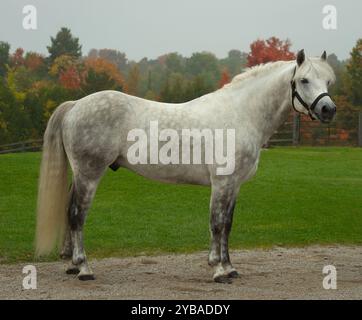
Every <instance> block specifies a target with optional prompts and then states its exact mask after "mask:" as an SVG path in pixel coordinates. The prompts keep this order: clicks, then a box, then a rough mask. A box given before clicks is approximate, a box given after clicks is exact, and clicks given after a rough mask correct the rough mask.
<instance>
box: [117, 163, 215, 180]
mask: <svg viewBox="0 0 362 320" xmlns="http://www.w3.org/2000/svg"><path fill="white" fill-rule="evenodd" d="M121 166H122V167H125V168H127V169H129V170H131V171H133V172H136V173H138V174H139V175H141V176H143V177H146V178H149V179H152V180H157V181H161V182H167V183H180V184H197V185H210V173H209V171H208V169H207V167H206V166H205V165H195V164H192V165H190V164H188V165H173V164H168V165H162V164H147V165H144V164H135V165H132V164H130V163H129V162H124V163H121Z"/></svg>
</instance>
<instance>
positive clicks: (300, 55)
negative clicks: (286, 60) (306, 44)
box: [297, 49, 305, 66]
mask: <svg viewBox="0 0 362 320" xmlns="http://www.w3.org/2000/svg"><path fill="white" fill-rule="evenodd" d="M304 60H305V54H304V49H302V50H300V51H298V53H297V63H298V66H300V65H301V64H302V63H303V62H304Z"/></svg>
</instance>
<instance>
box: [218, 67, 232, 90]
mask: <svg viewBox="0 0 362 320" xmlns="http://www.w3.org/2000/svg"><path fill="white" fill-rule="evenodd" d="M229 82H230V75H229V72H228V71H227V70H226V69H224V70H223V72H222V73H221V78H220V81H219V88H222V87H223V86H224V85H226V84H228V83H229Z"/></svg>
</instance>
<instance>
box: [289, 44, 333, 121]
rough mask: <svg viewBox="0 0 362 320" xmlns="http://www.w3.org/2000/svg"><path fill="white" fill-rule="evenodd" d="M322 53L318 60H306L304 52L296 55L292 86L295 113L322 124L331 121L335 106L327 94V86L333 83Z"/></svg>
mask: <svg viewBox="0 0 362 320" xmlns="http://www.w3.org/2000/svg"><path fill="white" fill-rule="evenodd" d="M326 60H327V54H326V52H325V51H324V52H323V54H322V56H321V57H320V58H310V59H306V58H305V54H304V50H301V51H299V52H298V54H297V66H296V67H295V70H294V75H293V79H292V82H291V86H292V104H293V107H294V109H295V110H296V111H297V112H300V113H304V114H309V115H310V117H311V118H312V119H319V120H320V121H321V122H323V123H328V122H330V121H332V119H333V118H334V115H335V114H336V105H335V104H334V102H333V101H332V99H331V97H330V96H329V94H328V86H329V85H331V84H332V83H333V82H334V81H335V75H334V72H333V70H332V68H331V67H330V66H329V64H328V63H327V61H326Z"/></svg>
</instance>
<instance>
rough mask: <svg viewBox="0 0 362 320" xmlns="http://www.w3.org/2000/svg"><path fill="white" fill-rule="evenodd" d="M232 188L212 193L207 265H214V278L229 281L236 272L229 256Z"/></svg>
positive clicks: (233, 205) (232, 208)
mask: <svg viewBox="0 0 362 320" xmlns="http://www.w3.org/2000/svg"><path fill="white" fill-rule="evenodd" d="M235 198H236V197H235V190H234V188H229V189H222V190H219V191H215V192H213V193H212V199H211V214H210V231H211V248H210V254H209V265H211V266H213V267H216V271H215V274H214V280H215V281H216V282H226V283H230V282H231V280H230V278H231V277H236V276H237V275H238V274H237V272H236V271H235V269H233V268H232V265H231V263H230V256H229V234H230V231H231V226H232V220H233V212H234V208H235Z"/></svg>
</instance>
